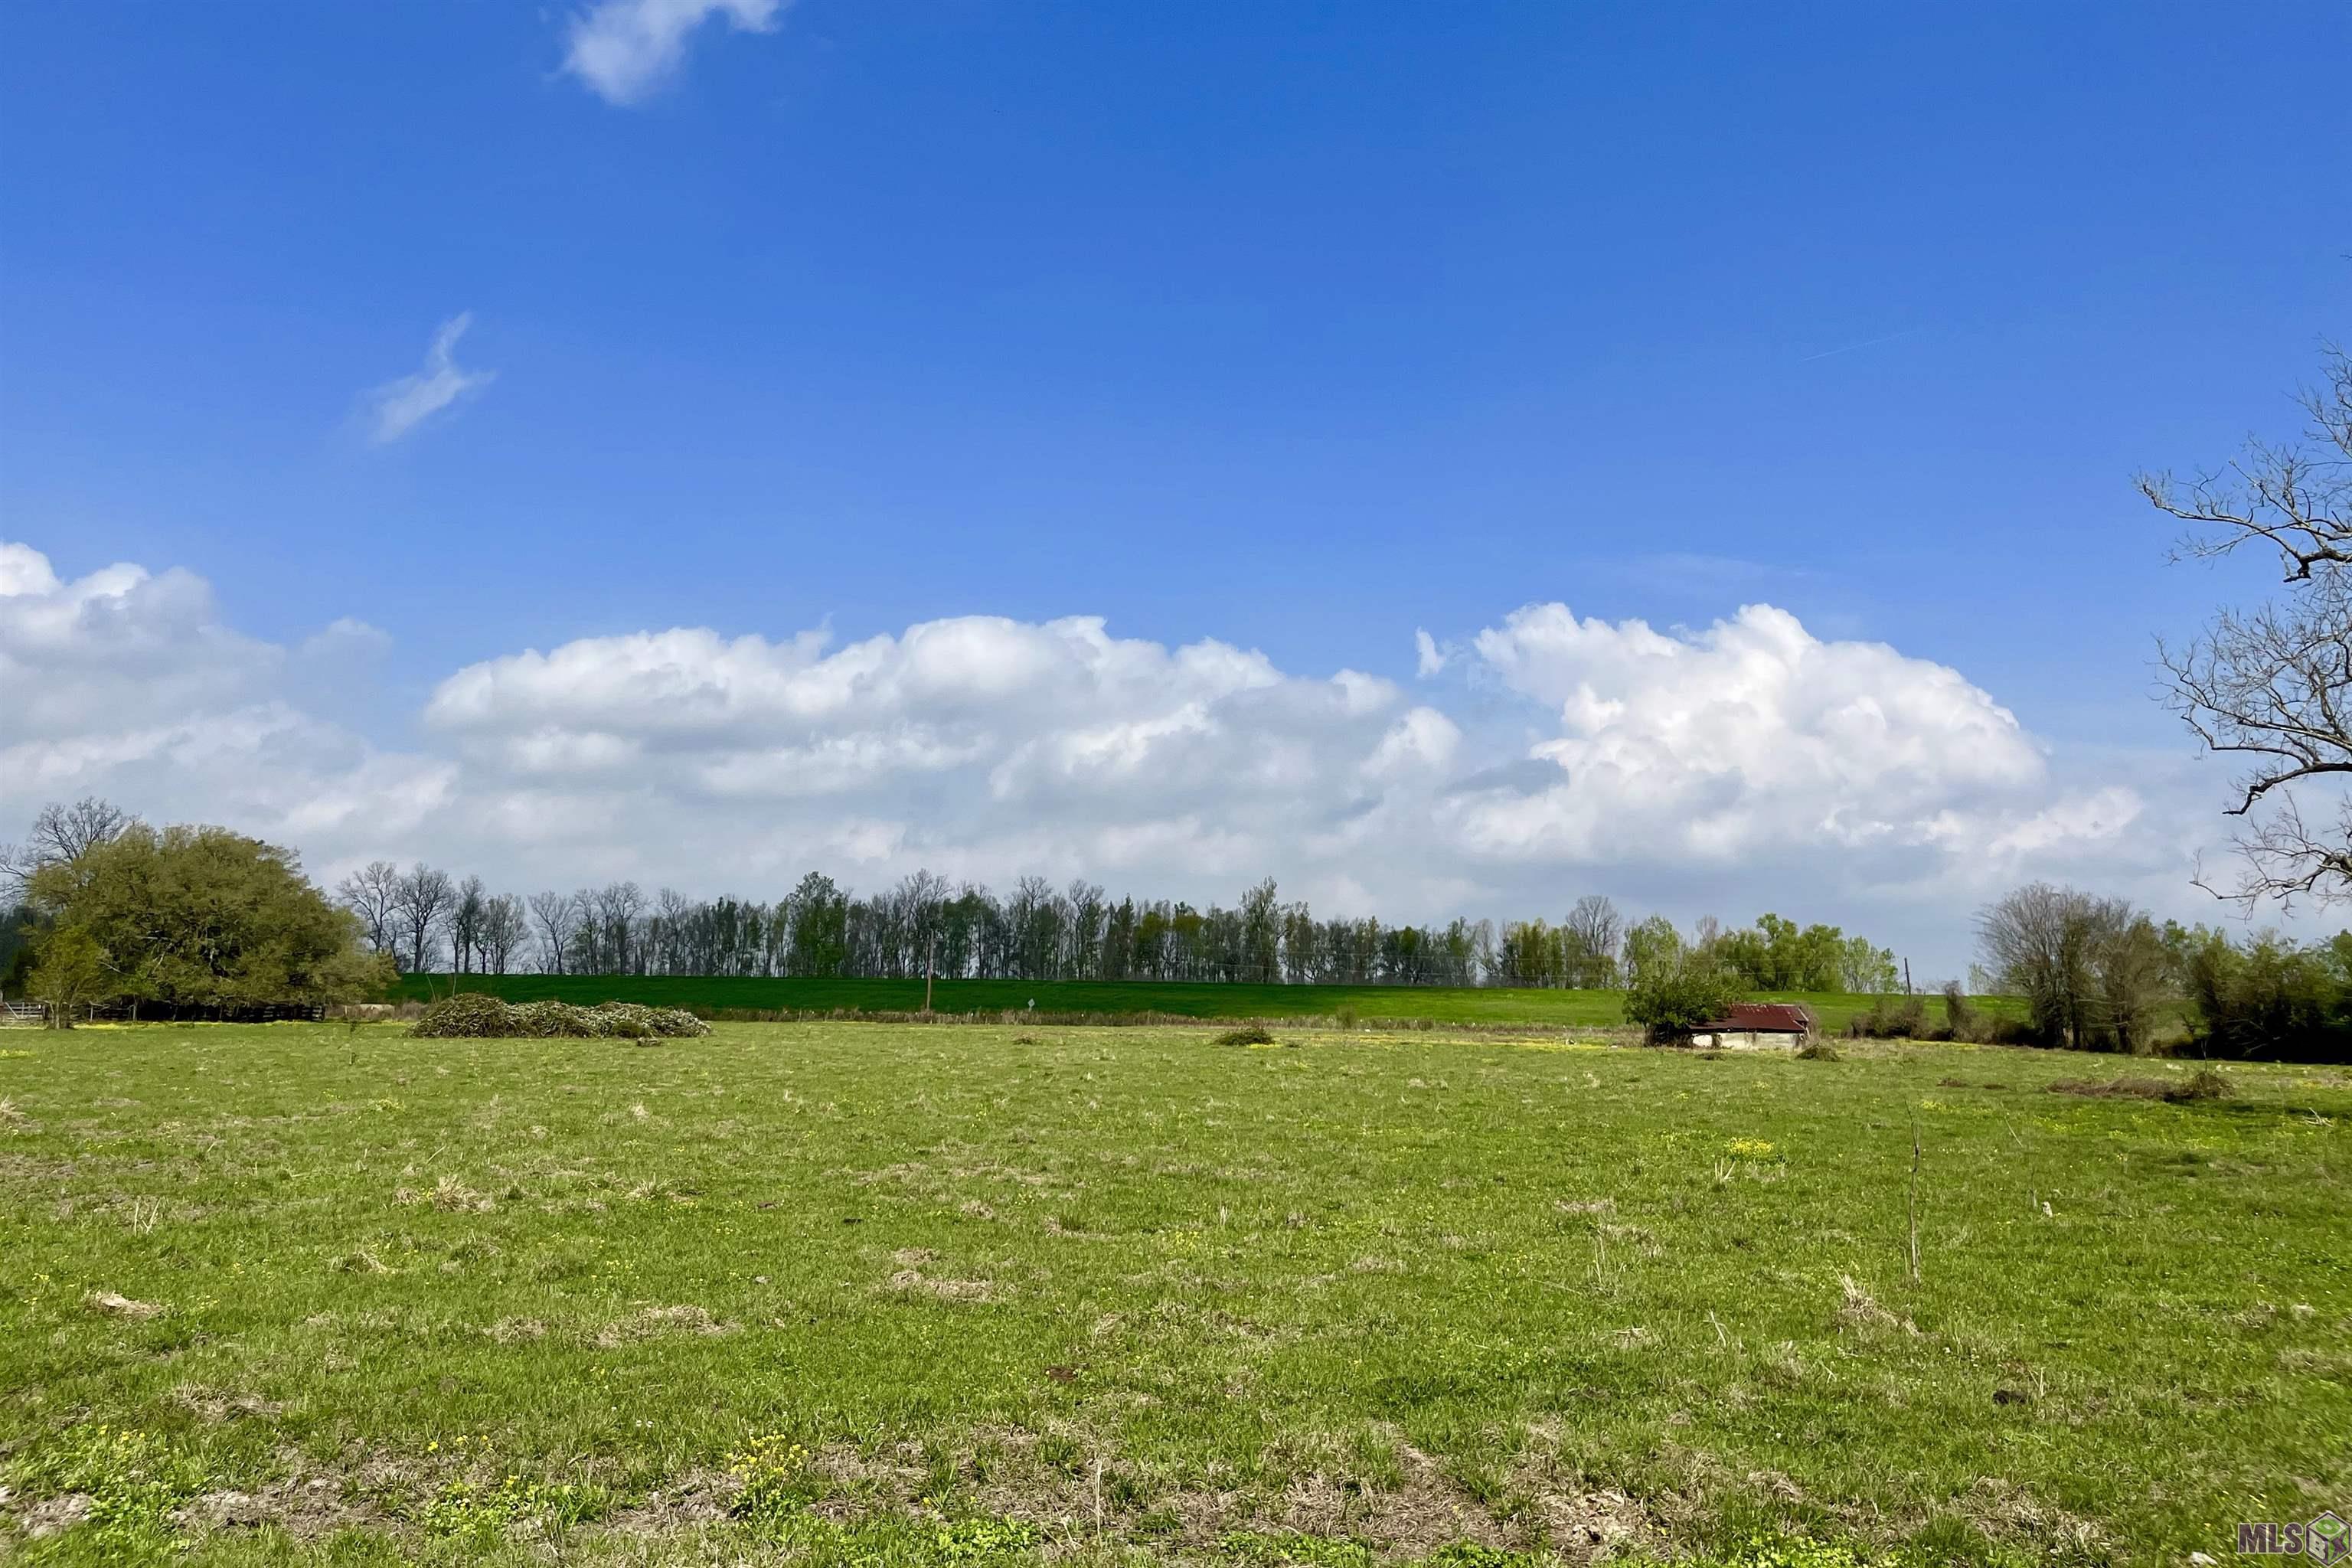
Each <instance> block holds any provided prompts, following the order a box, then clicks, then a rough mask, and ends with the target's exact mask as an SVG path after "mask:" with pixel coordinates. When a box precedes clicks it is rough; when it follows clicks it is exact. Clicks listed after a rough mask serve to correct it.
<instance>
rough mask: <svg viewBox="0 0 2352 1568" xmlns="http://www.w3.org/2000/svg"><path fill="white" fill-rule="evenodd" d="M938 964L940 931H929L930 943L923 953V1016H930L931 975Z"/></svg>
mask: <svg viewBox="0 0 2352 1568" xmlns="http://www.w3.org/2000/svg"><path fill="white" fill-rule="evenodd" d="M939 966H940V933H939V932H937V931H933V932H932V933H931V945H930V947H929V950H928V951H927V952H925V953H924V954H923V1016H924V1017H926V1018H928V1017H929V1016H931V975H932V974H933V973H935V972H936V971H937V970H938V969H939Z"/></svg>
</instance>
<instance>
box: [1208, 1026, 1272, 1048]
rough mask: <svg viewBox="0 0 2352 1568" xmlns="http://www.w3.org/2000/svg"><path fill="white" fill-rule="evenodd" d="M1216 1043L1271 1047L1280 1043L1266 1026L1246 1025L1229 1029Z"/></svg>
mask: <svg viewBox="0 0 2352 1568" xmlns="http://www.w3.org/2000/svg"><path fill="white" fill-rule="evenodd" d="M1216 1043H1217V1044H1218V1045H1221V1046H1271V1045H1276V1044H1277V1043H1278V1042H1277V1041H1276V1039H1275V1037H1274V1033H1273V1031H1272V1030H1270V1029H1268V1028H1267V1027H1266V1026H1265V1025H1264V1024H1245V1025H1244V1026H1242V1027H1240V1028H1238V1029H1227V1030H1226V1031H1225V1032H1224V1033H1223V1034H1221V1035H1219V1036H1218V1037H1217V1039H1216Z"/></svg>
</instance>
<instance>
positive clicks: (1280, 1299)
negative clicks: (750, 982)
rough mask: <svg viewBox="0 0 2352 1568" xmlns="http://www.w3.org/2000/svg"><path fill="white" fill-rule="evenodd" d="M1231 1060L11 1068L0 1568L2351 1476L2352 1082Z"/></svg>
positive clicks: (1236, 1053)
mask: <svg viewBox="0 0 2352 1568" xmlns="http://www.w3.org/2000/svg"><path fill="white" fill-rule="evenodd" d="M1282 1038H1283V1040H1284V1044H1282V1045H1280V1046H1276V1047H1272V1048H1246V1047H1230V1046H1220V1045H1216V1044H1213V1043H1212V1041H1213V1035H1212V1033H1211V1032H1209V1031H1206V1030H1200V1029H1150V1028H1120V1029H1045V1028H1039V1029H1035V1030H1033V1031H1028V1032H1025V1033H1024V1031H1021V1030H1018V1029H1015V1028H1009V1027H1008V1028H998V1027H989V1026H966V1027H917V1026H905V1027H901V1026H877V1025H842V1024H829V1025H738V1026H719V1028H718V1029H717V1030H716V1031H715V1032H714V1033H713V1034H712V1035H711V1036H710V1037H707V1038H702V1039H694V1040H681V1041H673V1042H669V1043H667V1044H664V1045H660V1046H656V1047H637V1046H634V1045H630V1044H626V1043H621V1042H612V1041H541V1040H529V1041H458V1040H415V1039H410V1038H407V1037H404V1036H402V1035H401V1034H400V1033H398V1032H397V1031H396V1030H394V1029H393V1028H391V1027H386V1026H374V1027H369V1028H362V1029H359V1030H356V1031H354V1030H350V1029H347V1028H345V1027H344V1026H339V1025H336V1026H291V1025H277V1026H253V1027H236V1026H207V1027H186V1026H179V1027H171V1026H147V1027H126V1028H92V1029H83V1030H78V1031H75V1032H73V1033H72V1034H70V1035H66V1036H57V1035H41V1034H31V1033H22V1034H16V1033H12V1034H9V1035H6V1036H0V1047H5V1049H0V1102H5V1103H0V1282H5V1283H0V1485H5V1488H6V1493H5V1500H0V1519H5V1521H6V1522H5V1527H0V1556H4V1555H7V1554H9V1553H10V1552H12V1551H13V1552H14V1553H15V1555H16V1558H17V1559H18V1560H20V1561H23V1562H26V1563H47V1562H68V1563H115V1562H123V1561H131V1560H136V1559H138V1558H141V1557H142V1556H152V1557H154V1558H156V1559H158V1560H162V1559H165V1558H168V1559H170V1560H173V1561H186V1562H194V1563H287V1562H297V1561H301V1562H309V1561H318V1562H334V1563H393V1562H418V1563H458V1562H476V1561H486V1560H487V1561H513V1562H518V1563H520V1562H534V1563H536V1562H550V1563H557V1562H560V1563H608V1562H609V1563H673V1562H676V1563H688V1562H692V1563H704V1562H711V1563H722V1562H723V1563H734V1562H769V1561H777V1562H785V1561H813V1562H827V1563H969V1562H981V1561H1001V1562H1017V1561H1027V1560H1032V1559H1035V1558H1039V1557H1044V1556H1052V1557H1055V1558H1062V1559H1076V1560H1080V1561H1086V1562H1106V1563H1108V1562H1124V1561H1140V1560H1147V1559H1150V1560H1185V1561H1196V1562H1231V1563H1278V1562H1297V1563H1318V1564H1335V1563H1350V1564H1353V1563H1370V1562H1373V1561H1376V1560H1394V1561H1437V1562H1445V1563H1456V1564H1472V1563H1475V1564H1498V1563H1510V1562H1521V1561H1542V1560H1549V1559H1559V1560H1564V1561H1569V1562H1579V1561H1584V1560H1587V1559H1589V1558H1591V1557H1593V1556H1595V1555H1596V1554H1599V1555H1614V1556H1617V1557H1620V1558H1635V1559H1643V1558H1652V1557H1655V1558H1665V1557H1671V1556H1675V1555H1678V1554H1679V1555H1688V1554H1698V1556H1699V1557H1700V1558H1701V1560H1708V1559H1718V1560H1724V1561H1739V1562H1756V1563H1769V1562H1798V1561H1802V1562H1808V1563H1817V1564H1836V1563H1859V1562H1870V1561H1879V1560H1885V1561H1900V1562H1905V1563H1928V1562H1957V1563H1974V1562H1988V1561H2000V1562H2009V1563H2027V1562H2032V1563H2100V1562H2119V1563H2120V1562H2130V1563H2143V1562H2144V1563H2177V1562H2179V1561H2181V1560H2183V1559H2184V1558H2185V1557H2186V1554H2187V1553H2188V1552H2191V1551H2203V1552H2209V1553H2212V1554H2214V1555H2216V1556H2219V1555H2221V1554H2223V1553H2226V1552H2228V1551H2229V1550H2230V1549H2231V1545H2232V1543H2233V1541H2234V1525H2235V1523H2236V1521H2239V1520H2242V1519H2245V1520H2271V1519H2276V1520H2305V1519H2308V1518H2310V1517H2312V1516H2313V1515H2314V1514H2315V1513H2317V1512H2318V1511H2319V1510H2321V1509H2322V1508H2323V1507H2326V1506H2330V1505H2333V1506H2336V1507H2337V1508H2339V1509H2341V1508H2342V1507H2343V1506H2344V1504H2345V1503H2347V1501H2352V1405H2347V1384H2352V1274H2347V1267H2346V1263H2345V1258H2344V1247H2345V1243H2346V1241H2347V1218H2346V1216H2347V1192H2346V1187H2345V1176H2346V1174H2347V1172H2352V1132H2348V1131H2347V1115H2352V1075H2347V1073H2346V1072H2345V1071H2343V1070H2341V1069H2333V1068H2294V1069H2284V1068H2267V1067H2250V1068H2232V1069H2231V1076H2232V1079H2233V1081H2234V1083H2235V1085H2236V1086H2237V1094H2236V1096H2235V1097H2234V1098H2233V1099H2231V1100H2223V1101H2206V1102H2192V1103H2186V1104H2169V1103H2164V1102H2160V1101H2157V1100H2147V1099H2141V1098H2132V1097H2119V1098H2085V1097H2081V1096H2077V1095H2073V1094H2063V1093H2053V1092H2048V1091H2047V1086H2048V1085H2049V1084H2050V1083H2052V1082H2053V1080H2058V1079H2108V1078H2112V1077H2114V1076H2116V1074H2117V1073H2119V1072H2123V1071H2132V1072H2135V1073H2138V1074H2142V1075H2147V1074H2151V1073H2152V1074H2155V1075H2158V1076H2161V1075H2165V1074H2168V1073H2173V1072H2177V1071H2179V1070H2181V1069H2178V1068H2170V1067H2168V1066H2166V1065H2161V1064H2159V1065H2157V1066H2154V1067H2152V1068H2151V1067H2150V1066H2149V1065H2147V1064H2143V1063H2132V1064H2126V1063H2123V1062H2119V1061H2116V1060H2115V1059H2113V1058H2086V1057H2079V1056H2072V1057H2070V1056H2063V1055H2059V1054H2044V1053H2034V1052H2025V1051H2017V1050H1998V1049H1969V1048H1966V1047H1902V1046H1888V1047H1867V1048H1864V1049H1852V1048H1850V1049H1849V1050H1848V1051H1847V1054H1846V1056H1845V1057H1844V1058H1843V1059H1840V1060H1835V1061H1806V1060H1797V1059H1793V1058H1787V1057H1780V1056H1759V1055H1737V1054H1735V1055H1726V1056H1723V1057H1719V1058H1713V1059H1710V1058H1704V1057H1700V1056H1696V1055H1693V1054H1688V1053H1669V1052H1657V1051H1649V1050H1643V1049H1627V1048H1617V1049H1612V1048H1604V1047H1599V1046H1591V1045H1586V1044H1583V1043H1580V1042H1578V1041H1576V1040H1573V1039H1570V1038H1569V1037H1565V1036H1563V1035H1561V1034H1559V1033H1558V1032H1550V1033H1544V1034H1539V1035H1529V1036H1528V1037H1524V1038H1510V1037H1502V1036H1499V1035H1496V1034H1484V1035H1476V1036H1472V1037H1447V1036H1445V1035H1444V1033H1443V1032H1420V1031H1404V1032H1391V1033H1378V1032H1370V1031H1359V1032H1344V1031H1339V1030H1324V1029H1317V1030H1301V1031H1297V1032H1295V1033H1285V1034H1283V1036H1282ZM1915 1127H1916V1135H1917V1139H1918V1145H1919V1151H1920V1152H1919V1176H1918V1184H1917V1199H1916V1214H1917V1235H1918V1246H1919V1258H1920V1270H1921V1272H1920V1278H1919V1279H1918V1280H1917V1281H1916V1283H1915V1282H1914V1281H1912V1280H1911V1279H1909V1277H1908V1276H1909V1265H1908V1261H1907V1258H1908V1231H1907V1225H1906V1205H1907V1203H1908V1197H1909V1192H1910V1182H1911V1167H1912V1160H1913V1138H1914V1130H1915ZM1798 1540H1811V1541H1816V1542H1827V1543H1830V1544H1829V1545H1826V1546H1823V1547H1822V1548H1819V1549H1817V1550H1815V1551H1814V1553H1813V1555H1811V1556H1809V1557H1808V1556H1802V1555H1801V1554H1800V1553H1798V1552H1796V1550H1795V1549H1794V1548H1792V1547H1790V1546H1789V1545H1788V1544H1787V1543H1788V1542H1793V1541H1798ZM1776 1542H1777V1543H1779V1544H1774V1543H1776Z"/></svg>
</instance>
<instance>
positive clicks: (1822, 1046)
mask: <svg viewBox="0 0 2352 1568" xmlns="http://www.w3.org/2000/svg"><path fill="white" fill-rule="evenodd" d="M1797 1059H1798V1060H1799V1061H1803V1062H1833V1061H1836V1060H1838V1059H1839V1057H1838V1048H1837V1047H1835V1046H1833V1045H1832V1044H1830V1043H1829V1042H1828V1041H1827V1040H1812V1041H1809V1042H1807V1044H1806V1045H1805V1046H1804V1047H1803V1048H1802V1049H1801V1050H1799V1051H1798V1052H1797Z"/></svg>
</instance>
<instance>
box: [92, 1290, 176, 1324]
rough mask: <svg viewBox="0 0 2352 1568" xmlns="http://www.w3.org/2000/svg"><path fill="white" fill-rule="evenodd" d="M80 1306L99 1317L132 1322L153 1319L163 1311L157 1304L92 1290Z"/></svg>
mask: <svg viewBox="0 0 2352 1568" xmlns="http://www.w3.org/2000/svg"><path fill="white" fill-rule="evenodd" d="M81 1304H82V1305H83V1306H85V1307H87V1308H89V1310H91V1311H93V1312H96V1313H98V1314H99V1315H100V1317H105V1318H128V1319H130V1320H131V1321H133V1322H140V1321H144V1320H146V1319H148V1318H152V1317H155V1316H157V1315H159V1314H160V1313H162V1311H163V1306H162V1304H161V1303H159V1302H155V1301H134V1300H131V1298H130V1297H128V1296H125V1295H121V1294H120V1293H119V1292H116V1291H113V1290H92V1291H91V1292H89V1294H88V1295H86V1296H84V1297H83V1298H82V1299H81Z"/></svg>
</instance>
